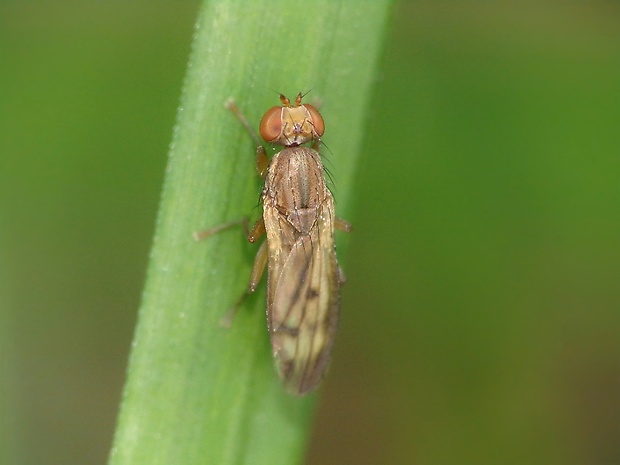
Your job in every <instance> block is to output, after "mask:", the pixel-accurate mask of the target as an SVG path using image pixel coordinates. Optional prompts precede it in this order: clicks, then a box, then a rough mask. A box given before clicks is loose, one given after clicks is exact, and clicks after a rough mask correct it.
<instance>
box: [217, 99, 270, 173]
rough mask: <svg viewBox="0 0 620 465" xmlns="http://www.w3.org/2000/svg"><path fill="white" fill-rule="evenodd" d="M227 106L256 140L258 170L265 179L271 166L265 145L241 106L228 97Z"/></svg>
mask: <svg viewBox="0 0 620 465" xmlns="http://www.w3.org/2000/svg"><path fill="white" fill-rule="evenodd" d="M226 108H228V109H229V110H230V111H231V112H232V114H233V115H234V116H235V118H237V119H238V120H239V122H240V123H241V125H242V126H243V127H244V128H245V129H246V131H248V134H249V135H250V137H251V138H252V140H253V141H254V144H256V172H257V173H258V175H259V176H260V177H261V178H262V179H265V176H267V168H268V167H269V158H268V157H267V152H265V148H264V147H263V144H262V143H261V141H260V138H259V137H258V134H256V131H255V130H254V129H252V126H250V123H248V120H247V118H246V117H245V115H244V114H243V113H241V110H239V107H238V106H237V104H236V103H235V101H234V100H233V99H228V101H227V102H226Z"/></svg>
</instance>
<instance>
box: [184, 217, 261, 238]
mask: <svg viewBox="0 0 620 465" xmlns="http://www.w3.org/2000/svg"><path fill="white" fill-rule="evenodd" d="M239 225H241V227H243V231H244V232H245V235H246V237H248V240H249V236H250V232H249V230H248V219H247V218H242V219H240V220H237V221H229V222H228V223H224V224H220V225H219V226H215V227H214V228H210V229H205V230H203V231H196V232H194V233H193V234H192V236H193V237H194V240H195V241H196V242H198V241H201V240H203V239H206V238H207V237H211V236H213V235H215V234H217V233H220V232H222V231H225V230H227V229H230V228H234V227H235V226H239ZM250 242H254V241H250Z"/></svg>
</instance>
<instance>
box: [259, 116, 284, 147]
mask: <svg viewBox="0 0 620 465" xmlns="http://www.w3.org/2000/svg"><path fill="white" fill-rule="evenodd" d="M258 132H260V136H261V137H262V138H263V139H265V141H267V142H273V141H275V140H276V139H279V138H280V136H281V135H282V107H271V108H270V109H269V110H267V112H266V113H265V114H264V115H263V119H261V120H260V126H259V129H258Z"/></svg>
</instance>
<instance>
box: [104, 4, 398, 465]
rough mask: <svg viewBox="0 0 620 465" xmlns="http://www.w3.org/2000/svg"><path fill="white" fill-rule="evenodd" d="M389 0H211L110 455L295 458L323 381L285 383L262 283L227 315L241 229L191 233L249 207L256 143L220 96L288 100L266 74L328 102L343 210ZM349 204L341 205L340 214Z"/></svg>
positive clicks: (238, 267) (246, 259)
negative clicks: (296, 386) (309, 390)
mask: <svg viewBox="0 0 620 465" xmlns="http://www.w3.org/2000/svg"><path fill="white" fill-rule="evenodd" d="M390 4H391V2H389V1H387V0H384V1H367V2H363V1H362V2H353V1H347V0H342V1H327V0H323V1H317V2H312V3H305V4H298V3H292V2H284V1H266V0H262V1H254V2H245V1H244V2H241V1H237V2H234V1H222V0H219V1H218V0H215V1H211V2H207V3H206V4H205V6H204V7H203V9H202V11H201V14H200V18H199V20H198V22H197V26H196V34H195V37H194V45H193V51H192V55H191V59H190V63H189V67H188V73H187V77H186V81H185V86H184V90H183V97H182V102H181V106H180V108H179V115H178V124H177V126H176V128H175V131H174V137H173V143H172V145H171V148H170V160H169V164H168V168H167V173H166V181H165V186H164V191H163V194H162V200H161V206H160V212H159V217H158V222H157V228H156V234H155V238H154V244H153V249H152V254H151V261H150V264H149V270H148V277H147V282H146V287H145V291H144V295H143V301H142V305H141V308H140V312H139V321H138V326H137V329H136V333H135V338H134V343H133V347H132V352H131V357H130V363H129V369H128V379H127V384H126V386H125V390H124V395H123V400H122V405H121V412H120V416H119V420H118V428H117V431H116V436H115V440H114V446H113V449H112V453H111V456H110V464H111V465H129V464H131V465H141V464H149V465H156V464H165V465H171V464H174V465H184V464H192V465H195V464H201V463H204V464H217V465H228V464H241V463H243V464H253V463H256V464H270V465H276V464H287V465H290V464H293V463H298V462H299V460H300V458H301V457H302V455H303V451H304V450H305V445H306V442H307V436H308V430H309V426H310V420H311V414H312V409H313V404H314V396H309V397H306V398H295V397H291V396H290V395H288V394H286V393H285V392H284V391H283V389H282V387H281V386H280V384H279V382H278V379H277V375H276V373H275V371H274V369H273V366H272V360H271V355H270V349H269V341H268V336H267V331H266V327H265V318H264V309H265V303H264V302H265V300H264V299H265V295H264V287H262V288H261V290H260V291H259V292H257V293H256V295H253V296H251V297H250V298H249V299H247V300H246V301H245V303H244V304H243V305H242V307H241V308H240V310H239V311H238V312H237V315H236V316H235V319H234V322H233V325H232V327H231V328H230V329H224V328H222V327H221V326H220V324H219V322H220V320H221V319H222V318H223V317H224V316H225V314H226V311H227V308H229V307H230V306H231V305H232V304H233V303H234V302H235V300H236V299H237V298H238V296H239V295H241V293H242V292H243V291H244V288H245V286H246V284H247V282H248V277H249V272H250V268H251V265H252V260H253V252H255V250H256V249H255V247H253V246H252V245H250V244H246V242H245V238H244V237H243V234H242V233H241V229H240V228H239V230H235V229H231V230H228V231H224V232H222V233H220V234H218V235H216V236H213V237H210V238H208V239H206V240H204V241H202V242H201V243H196V242H194V241H193V240H192V233H193V232H195V231H197V230H200V229H204V228H209V227H213V226H217V225H218V224H221V223H224V222H227V221H231V220H236V219H239V218H241V217H243V216H247V215H248V214H250V215H251V216H252V220H254V219H255V218H256V217H258V215H259V214H260V208H252V207H255V206H256V205H257V200H258V195H259V192H260V187H261V186H260V180H259V178H258V177H257V176H256V174H255V172H254V147H253V146H252V145H253V144H252V142H251V140H250V138H249V137H248V136H247V134H246V133H245V132H244V131H245V130H244V128H243V127H241V125H240V124H239V123H238V121H237V120H236V119H235V118H234V117H233V115H231V114H230V112H229V111H227V110H226V109H225V107H224V104H225V102H226V100H227V99H228V98H229V97H233V98H234V99H235V100H236V102H237V104H238V106H239V107H240V109H241V110H242V111H243V112H244V113H245V115H246V116H247V118H248V120H249V121H250V122H251V123H255V124H257V123H258V121H259V119H260V117H261V116H262V114H263V113H264V111H265V110H266V109H267V108H269V107H270V106H274V105H278V104H279V101H278V95H277V93H275V92H273V91H272V90H271V89H275V90H277V91H278V92H282V93H285V94H288V95H291V96H293V97H294V95H295V94H296V93H297V92H298V91H304V92H305V91H308V90H310V89H314V90H313V91H312V93H311V94H310V95H309V96H308V97H307V98H306V101H309V102H311V101H312V99H313V98H314V99H318V100H319V101H320V102H321V105H322V106H321V112H322V114H323V116H324V119H325V122H326V134H325V137H324V141H325V142H326V143H327V146H328V147H329V151H328V153H327V159H328V161H327V166H328V168H329V169H330V170H331V172H332V173H333V174H334V177H335V178H336V186H337V188H336V189H335V196H336V199H337V202H338V203H337V214H339V215H340V216H346V209H347V205H348V204H349V199H350V197H351V188H352V185H353V179H354V174H355V165H356V159H357V157H358V155H359V153H360V149H361V144H362V140H363V136H364V122H365V120H366V118H365V116H366V111H367V107H368V103H369V99H370V93H371V89H372V83H373V80H374V79H375V75H376V72H377V69H376V68H377V64H378V57H379V54H380V50H381V45H382V39H383V35H384V33H385V28H386V27H387V18H388V13H389V9H390V6H391V5H390ZM343 212H344V213H343Z"/></svg>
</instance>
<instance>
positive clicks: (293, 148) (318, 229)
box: [196, 93, 351, 395]
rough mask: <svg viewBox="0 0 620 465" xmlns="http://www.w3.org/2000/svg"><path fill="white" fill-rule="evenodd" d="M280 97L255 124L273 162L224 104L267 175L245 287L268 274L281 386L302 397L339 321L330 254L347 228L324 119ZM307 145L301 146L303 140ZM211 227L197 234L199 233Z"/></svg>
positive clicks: (338, 276)
mask: <svg viewBox="0 0 620 465" xmlns="http://www.w3.org/2000/svg"><path fill="white" fill-rule="evenodd" d="M302 98H303V95H302V94H301V93H299V94H298V95H297V97H296V98H295V102H294V103H293V104H291V102H290V100H289V99H288V98H286V97H285V96H284V95H280V101H281V102H282V105H281V106H275V107H272V108H270V109H269V110H267V112H266V113H265V114H264V116H263V118H262V119H261V122H260V126H259V133H260V136H261V137H262V138H263V140H264V141H265V142H268V143H270V144H277V145H282V146H284V148H283V149H282V150H281V151H280V152H278V153H276V154H275V155H274V156H273V157H272V158H271V160H269V158H268V157H267V153H266V151H265V149H264V147H263V145H262V143H261V142H260V140H259V138H258V136H257V135H256V134H255V133H254V131H253V130H252V128H251V126H250V125H249V123H248V122H247V120H246V118H245V117H244V116H243V114H242V113H241V111H240V110H239V109H238V108H237V106H236V105H235V103H234V102H233V101H229V102H228V103H227V107H228V108H229V109H230V110H231V111H232V112H233V114H234V115H235V116H236V117H237V119H239V121H240V122H241V123H242V124H243V126H244V127H245V128H246V129H247V131H248V132H249V134H250V136H251V137H252V138H253V139H254V141H255V143H256V145H257V148H256V170H257V172H258V174H259V175H260V176H261V178H263V179H264V180H265V185H264V188H263V191H262V196H261V199H262V204H263V216H262V217H261V218H260V219H259V220H258V221H257V222H256V224H255V225H254V227H253V228H252V230H251V231H250V232H249V234H248V240H249V241H250V242H256V241H257V240H258V239H260V237H261V236H262V235H263V234H265V233H266V234H267V240H266V241H265V242H263V244H262V245H261V246H260V248H259V250H258V252H257V254H256V259H255V261H254V267H253V270H252V275H251V279H250V283H249V286H248V292H254V291H255V290H256V287H257V285H258V283H259V281H260V278H261V276H262V274H263V272H264V269H265V266H267V269H268V279H267V288H268V289H267V327H268V330H269V336H270V339H271V347H272V351H273V356H274V359H275V365H276V369H277V371H278V373H279V375H280V378H281V380H282V382H283V384H284V386H285V388H286V389H287V390H288V391H289V392H291V393H294V394H297V395H303V394H307V393H309V392H310V391H312V390H313V389H315V388H316V387H317V385H318V383H319V381H320V380H321V378H322V377H323V374H324V373H325V369H326V368H327V365H328V362H329V357H330V352H331V349H332V346H333V343H334V336H335V333H336V328H337V326H338V310H339V307H340V288H341V287H342V284H343V282H344V276H343V273H342V271H341V270H340V267H339V266H338V261H337V259H336V248H335V243H334V229H335V228H337V229H341V230H344V231H350V229H351V226H350V224H349V223H347V222H346V221H343V220H341V219H339V218H336V217H335V215H334V199H333V197H332V194H331V192H330V191H329V189H328V188H327V185H326V182H325V175H324V169H323V164H322V163H321V157H320V155H319V152H318V150H319V147H320V143H321V136H322V135H323V133H324V132H325V123H324V121H323V117H322V116H321V114H320V113H319V111H318V110H317V109H316V108H315V107H314V106H312V105H309V104H302ZM307 143H309V144H310V145H311V146H310V147H307V146H304V145H303V144H307ZM220 229H221V228H215V229H212V230H209V231H205V232H202V233H199V234H197V235H196V237H197V238H203V237H206V236H208V235H211V234H212V233H214V232H216V230H220Z"/></svg>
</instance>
